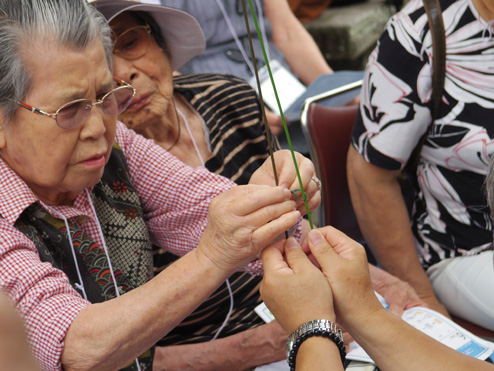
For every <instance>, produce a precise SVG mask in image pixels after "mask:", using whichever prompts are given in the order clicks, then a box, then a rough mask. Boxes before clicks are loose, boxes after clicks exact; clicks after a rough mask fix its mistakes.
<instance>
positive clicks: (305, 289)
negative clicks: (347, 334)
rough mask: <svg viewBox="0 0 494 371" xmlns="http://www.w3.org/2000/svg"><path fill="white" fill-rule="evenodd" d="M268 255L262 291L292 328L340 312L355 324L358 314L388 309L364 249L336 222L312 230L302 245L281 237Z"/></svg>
mask: <svg viewBox="0 0 494 371" xmlns="http://www.w3.org/2000/svg"><path fill="white" fill-rule="evenodd" d="M262 259H263V264H264V279H263V281H262V283H261V296H262V298H263V300H264V301H265V303H266V305H267V306H268V308H269V309H270V310H271V311H272V313H273V314H274V315H275V317H276V319H277V320H278V322H279V323H280V325H281V326H282V327H283V328H284V329H285V331H287V333H291V332H292V331H294V330H295V329H297V328H298V327H299V326H300V325H301V324H302V323H304V322H307V321H310V320H313V319H323V318H324V319H328V320H330V321H334V320H335V318H336V317H337V318H338V322H339V323H340V324H341V325H343V326H344V327H345V328H347V329H350V328H351V327H352V326H351V324H352V321H353V320H355V319H356V318H360V319H361V318H362V317H364V316H367V315H369V314H371V313H372V312H374V311H378V310H383V307H382V305H381V304H380V303H379V301H378V300H377V298H376V296H375V295H374V291H373V287H372V282H371V279H370V275H369V268H368V263H367V257H366V254H365V250H364V248H363V247H362V246H361V245H360V244H358V243H357V242H355V241H353V240H352V239H350V238H349V237H347V236H346V235H345V234H343V233H342V232H340V231H338V230H336V229H335V228H333V227H324V228H321V229H318V230H317V229H316V230H312V231H310V232H309V233H308V235H307V238H306V240H305V241H304V242H303V244H302V246H300V245H299V244H298V242H297V241H296V240H295V239H293V238H290V239H288V240H286V241H278V242H276V243H275V244H273V245H271V246H269V247H268V248H266V249H264V251H263V253H262Z"/></svg>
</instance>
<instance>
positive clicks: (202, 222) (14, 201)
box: [0, 123, 262, 370]
mask: <svg viewBox="0 0 494 371" xmlns="http://www.w3.org/2000/svg"><path fill="white" fill-rule="evenodd" d="M116 141H117V143H118V144H119V145H120V146H121V148H122V150H123V152H124V154H125V156H126V158H127V162H128V167H129V172H130V175H131V177H132V179H133V181H134V186H135V189H136V191H137V193H138V195H139V197H140V199H141V203H142V207H143V210H144V216H145V219H146V220H147V227H148V230H149V233H150V236H151V240H152V242H153V243H154V244H156V245H159V246H162V247H163V248H164V249H166V250H168V251H171V252H173V253H175V254H177V255H184V254H185V253H187V252H188V251H190V250H191V249H193V248H194V247H195V246H197V244H198V242H199V239H200V236H201V234H202V232H203V230H204V228H205V226H206V221H207V215H208V206H209V203H210V201H211V199H212V198H214V197H215V196H216V195H218V194H219V193H221V192H223V191H225V190H227V189H229V188H231V187H233V186H234V183H232V182H231V181H229V180H228V179H226V178H223V177H221V176H219V175H215V174H212V173H210V172H209V171H207V170H206V169H204V168H197V169H192V168H190V167H189V166H187V165H185V164H183V163H182V162H180V161H179V160H178V159H177V158H176V157H174V156H173V155H171V154H169V153H168V152H166V151H165V150H163V149H162V148H161V147H159V146H157V145H155V144H154V143H153V142H152V141H150V140H146V139H144V138H143V137H141V136H139V135H137V134H136V133H134V132H133V131H131V130H128V129H127V128H125V126H124V125H123V124H121V123H118V124H117V134H116ZM34 202H40V203H41V204H42V205H43V206H44V207H45V208H46V209H47V210H48V211H49V212H50V214H51V215H52V216H54V217H60V216H61V215H63V216H64V217H65V218H67V219H69V220H70V221H72V222H73V223H74V224H76V225H78V226H79V227H81V228H82V229H84V230H85V231H86V232H87V233H88V234H90V235H91V236H92V237H93V239H94V240H95V241H96V242H98V243H100V244H102V241H101V236H100V234H99V233H98V229H97V220H96V218H95V215H93V213H92V211H91V207H90V204H89V202H88V199H87V195H86V192H83V193H82V194H80V195H79V196H78V197H77V199H76V200H75V202H74V206H73V207H68V206H56V207H54V206H48V205H45V204H43V203H42V202H41V201H40V200H39V199H38V198H37V197H36V195H34V194H33V192H32V191H31V190H30V188H29V187H28V186H27V185H26V183H24V181H23V180H22V179H21V178H19V176H18V175H17V174H16V173H15V172H14V171H12V170H11V169H10V167H9V166H8V165H7V164H6V163H5V162H4V161H3V160H2V159H0V214H1V215H2V216H3V219H2V218H0V288H2V289H4V290H5V291H6V292H7V293H8V295H9V296H10V298H11V300H12V301H13V302H14V303H15V304H16V306H17V309H18V310H19V311H20V313H21V315H22V317H23V318H24V320H25V324H26V329H27V334H28V338H29V341H30V343H31V346H32V350H33V352H34V354H35V356H36V358H37V359H38V361H39V362H40V365H41V367H42V369H44V370H60V369H61V365H60V356H61V354H62V350H63V347H64V338H65V334H66V333H67V330H68V328H69V326H70V324H71V322H72V320H73V319H74V318H75V317H76V316H77V314H78V313H79V311H81V310H82V309H83V308H84V307H86V306H88V305H90V303H89V302H88V301H86V300H84V299H83V298H82V297H81V296H80V295H79V294H78V293H77V292H76V291H75V290H74V289H73V288H72V287H71V285H70V284H69V281H68V278H67V277H66V276H65V274H64V273H63V272H62V271H59V270H57V269H55V268H53V267H52V266H51V265H50V264H48V263H42V262H41V261H40V259H39V257H38V253H37V250H36V247H35V246H34V244H33V243H32V242H31V240H29V239H28V238H27V237H25V236H24V235H23V234H22V233H21V232H19V231H18V230H17V229H16V228H14V226H13V225H14V223H15V221H16V220H17V218H18V217H19V216H20V214H21V213H22V212H23V210H24V209H26V208H27V207H28V206H29V205H31V204H32V203H34ZM246 270H247V271H250V272H252V273H260V272H261V271H262V266H261V262H260V261H254V262H252V263H251V264H250V265H249V266H248V267H247V269H246Z"/></svg>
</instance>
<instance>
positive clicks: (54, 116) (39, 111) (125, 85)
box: [16, 77, 136, 130]
mask: <svg viewBox="0 0 494 371" xmlns="http://www.w3.org/2000/svg"><path fill="white" fill-rule="evenodd" d="M113 79H114V80H115V81H116V82H117V83H119V84H122V85H121V86H117V87H116V88H113V89H112V90H110V91H109V92H108V93H106V94H105V95H103V97H102V98H101V99H98V100H96V101H95V102H91V101H90V100H89V99H86V98H81V99H75V100H73V101H70V102H67V103H65V104H64V105H62V107H60V108H59V109H57V110H56V111H55V112H53V113H50V112H46V111H43V110H42V109H39V108H36V107H33V106H31V105H29V104H27V103H24V102H16V103H17V104H18V105H19V106H21V107H22V108H25V109H27V110H28V111H31V112H32V113H36V114H38V115H43V116H47V117H50V118H52V119H54V120H55V122H56V123H57V126H58V127H59V128H60V129H63V130H70V129H75V128H78V127H79V126H81V125H82V124H83V123H84V121H82V122H81V123H80V124H78V125H76V126H73V127H70V128H64V127H63V126H60V124H59V123H58V120H57V115H58V113H59V112H60V111H61V110H62V109H64V108H65V107H67V106H68V105H70V104H74V103H77V102H81V101H89V102H91V110H92V109H93V107H94V106H96V105H98V104H103V101H104V100H105V99H106V97H108V96H109V95H110V94H113V93H114V92H115V91H116V90H119V89H121V88H127V89H128V88H131V89H132V97H131V99H132V98H133V97H134V96H135V94H136V89H134V87H133V86H132V85H130V84H129V83H128V82H125V81H123V80H120V79H119V78H117V77H113ZM91 110H89V112H91ZM122 112H123V111H122ZM120 113H121V112H120Z"/></svg>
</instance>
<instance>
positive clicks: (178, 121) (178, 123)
mask: <svg viewBox="0 0 494 371" xmlns="http://www.w3.org/2000/svg"><path fill="white" fill-rule="evenodd" d="M171 101H172V104H173V110H174V111H175V117H176V118H177V125H178V134H177V139H175V142H173V144H172V145H171V146H170V147H168V148H167V149H166V151H167V152H170V150H171V149H172V148H173V147H175V146H176V145H177V143H178V140H179V139H180V134H181V133H182V125H180V119H179V118H178V112H177V106H176V105H175V99H173V96H172V98H171Z"/></svg>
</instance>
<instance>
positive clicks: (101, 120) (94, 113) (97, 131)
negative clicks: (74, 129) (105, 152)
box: [79, 104, 117, 140]
mask: <svg viewBox="0 0 494 371" xmlns="http://www.w3.org/2000/svg"><path fill="white" fill-rule="evenodd" d="M116 121H117V117H116V116H110V115H106V114H105V113H104V112H103V110H102V109H101V106H100V105H99V104H96V105H94V106H93V107H92V109H91V111H90V112H89V116H88V117H87V119H86V121H84V123H83V124H82V128H81V131H80V134H79V137H80V139H81V140H86V139H98V138H100V137H102V136H103V135H104V134H105V132H106V126H107V125H109V124H110V123H113V124H114V123H115V122H116Z"/></svg>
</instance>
